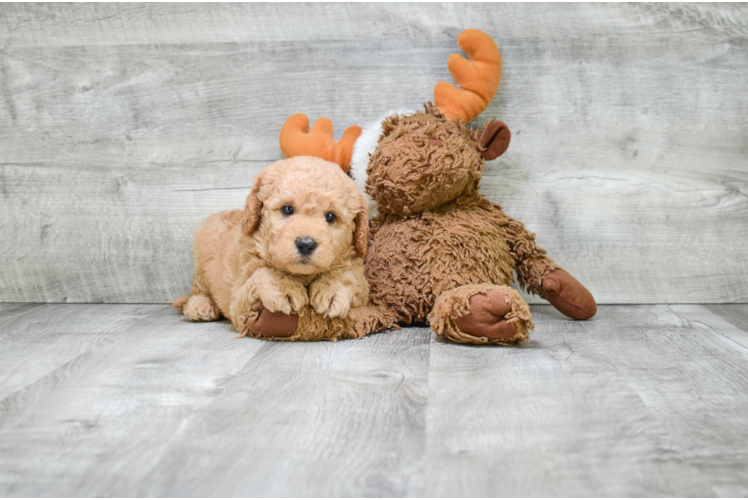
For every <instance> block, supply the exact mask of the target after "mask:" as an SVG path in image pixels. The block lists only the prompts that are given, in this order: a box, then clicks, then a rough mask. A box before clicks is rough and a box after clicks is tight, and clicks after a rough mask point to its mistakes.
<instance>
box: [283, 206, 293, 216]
mask: <svg viewBox="0 0 748 500" xmlns="http://www.w3.org/2000/svg"><path fill="white" fill-rule="evenodd" d="M281 213H282V214H283V215H293V207H292V206H291V205H283V206H282V207H281Z"/></svg>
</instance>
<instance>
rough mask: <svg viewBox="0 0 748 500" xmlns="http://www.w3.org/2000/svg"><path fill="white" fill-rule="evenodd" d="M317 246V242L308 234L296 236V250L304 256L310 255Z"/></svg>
mask: <svg viewBox="0 0 748 500" xmlns="http://www.w3.org/2000/svg"><path fill="white" fill-rule="evenodd" d="M316 248H317V242H316V241H314V240H313V239H312V238H310V237H308V236H302V237H300V238H296V250H297V251H298V252H299V253H300V254H301V255H302V256H304V257H309V256H310V255H312V254H313V253H314V250H315V249H316Z"/></svg>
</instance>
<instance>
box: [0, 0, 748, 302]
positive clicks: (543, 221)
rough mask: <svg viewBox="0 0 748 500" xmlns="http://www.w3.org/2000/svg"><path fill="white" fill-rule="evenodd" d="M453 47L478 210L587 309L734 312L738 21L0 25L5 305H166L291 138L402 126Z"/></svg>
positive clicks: (415, 19) (223, 18)
mask: <svg viewBox="0 0 748 500" xmlns="http://www.w3.org/2000/svg"><path fill="white" fill-rule="evenodd" d="M468 27H475V28H480V29H483V30H484V31H486V32H488V33H489V34H491V35H492V36H493V37H494V38H495V40H496V42H497V44H498V45H499V47H500V49H501V50H502V55H503V58H504V76H503V79H502V83H501V88H500V89H499V92H498V94H497V96H496V98H495V99H494V101H493V103H492V104H491V106H490V108H489V109H488V110H486V112H484V114H483V115H482V116H481V117H479V118H478V119H477V120H476V123H477V124H478V125H481V124H482V123H483V121H485V120H486V119H487V118H490V117H497V118H500V119H502V120H504V121H505V122H507V123H508V124H509V126H510V128H511V129H512V130H513V132H514V138H513V142H512V146H511V147H510V149H509V151H508V153H507V154H506V155H504V156H503V157H502V158H500V159H499V160H498V161H495V162H492V163H491V164H489V165H488V167H487V175H486V179H485V181H484V188H483V189H484V192H485V193H486V194H487V195H488V196H489V198H491V199H492V200H493V201H496V202H498V203H500V204H502V205H503V206H504V207H505V209H506V210H507V211H508V212H509V213H510V214H512V215H514V216H515V217H516V218H518V219H520V220H522V221H523V222H525V223H526V225H527V226H528V227H529V228H530V229H531V230H533V231H535V232H537V233H538V241H539V242H540V244H541V245H543V246H544V247H546V248H547V249H548V250H549V252H550V254H551V255H552V256H554V257H555V258H556V259H557V260H558V262H559V263H561V264H562V265H564V266H565V267H566V268H567V269H569V270H570V271H571V272H573V273H574V274H575V275H576V276H577V277H578V278H579V279H580V280H582V281H583V282H585V283H586V284H587V285H588V286H589V287H590V289H591V290H592V291H593V293H594V294H595V295H596V297H597V298H598V300H599V301H600V302H602V303H660V302H713V303H719V302H745V301H746V300H748V258H746V253H748V252H747V251H746V247H748V196H747V195H748V160H747V156H748V128H747V127H746V126H747V125H748V91H746V88H748V6H746V4H730V5H722V4H710V5H695V4H687V5H679V4H669V5H654V4H646V5H641V4H634V5H624V4H602V5H589V4H573V5H567V4H549V5H546V4H521V5H515V4H500V5H490V4H474V5H470V4H446V5H442V4H386V5H375V4H322V5H318V4H315V5H295V4H277V5H266V4H209V5H202V4H184V5H183V4H167V5H158V4H126V5H117V4H76V5H69V4H41V5H30V4H0V193H2V196H0V301H43V302H58V301H68V302H166V301H169V300H171V299H173V298H174V297H176V296H178V295H180V294H181V293H183V292H185V291H186V290H187V286H188V283H189V281H190V278H191V272H192V270H191V254H190V243H189V241H190V237H191V232H192V228H193V227H194V225H195V224H196V223H197V222H198V221H199V220H200V219H202V218H203V217H205V216H207V215H209V214H210V213H213V212H215V211H218V210H222V209H227V208H232V207H238V206H241V204H242V202H243V200H244V197H245V196H246V193H247V191H248V189H249V187H250V186H251V183H252V178H253V176H254V175H255V174H256V173H257V172H259V171H260V170H261V169H262V168H263V167H264V166H265V165H267V164H268V163H269V162H271V161H274V160H276V159H278V158H279V157H280V151H279V148H278V145H277V136H278V131H279V129H280V126H281V125H282V123H283V121H284V120H285V119H286V117H288V116H289V115H290V114H292V113H296V112H304V113H307V114H308V115H309V116H310V117H311V118H312V119H314V118H317V117H319V116H328V117H330V118H331V119H332V120H333V121H334V123H335V124H336V127H337V130H338V132H341V131H342V129H343V128H344V127H346V126H348V125H350V124H353V123H363V122H365V121H367V120H370V119H372V118H375V117H376V116H378V115H380V114H381V113H383V112H385V111H387V110H389V109H393V108H397V107H403V106H416V105H418V104H419V103H421V102H423V101H424V100H426V99H428V98H429V97H430V94H431V90H432V89H433V86H434V84H435V83H436V82H437V81H439V80H441V79H448V78H449V74H448V71H447V68H446V64H445V61H446V58H447V56H448V55H449V54H450V53H452V52H453V51H456V50H457V49H456V42H455V39H456V36H457V34H458V33H459V32H460V31H461V30H462V29H464V28H468Z"/></svg>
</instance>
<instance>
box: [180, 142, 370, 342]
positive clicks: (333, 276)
mask: <svg viewBox="0 0 748 500" xmlns="http://www.w3.org/2000/svg"><path fill="white" fill-rule="evenodd" d="M284 207H286V208H284ZM288 207H290V208H291V210H289V209H288ZM289 212H292V213H289ZM330 214H332V216H331V215H330ZM331 219H334V220H331ZM301 238H306V239H309V238H311V240H313V241H314V242H315V244H316V247H315V248H314V249H313V250H312V252H311V253H310V254H308V255H306V254H303V252H302V251H301V250H302V249H301V248H300V247H299V243H298V242H299V240H300V239H301ZM367 239H368V221H367V216H366V202H365V200H364V197H363V196H362V194H361V193H360V192H359V191H358V189H357V188H356V184H355V183H354V182H353V180H352V179H351V178H349V177H348V176H347V175H345V173H344V172H343V171H342V170H341V169H340V167H339V166H338V165H336V164H334V163H330V162H327V161H325V160H322V159H319V158H314V157H309V156H299V157H294V158H290V159H287V160H281V161H278V162H276V163H274V164H272V165H270V166H269V167H267V168H266V169H265V170H263V171H262V172H261V173H260V175H259V176H258V177H257V179H256V180H255V184H254V186H253V189H252V192H251V193H250V194H249V196H248V197H247V201H246V206H245V208H244V210H232V211H225V212H220V213H217V214H214V215H212V216H210V217H208V218H207V219H206V220H205V221H204V222H202V223H201V224H200V225H199V226H198V227H197V229H196V231H195V239H194V258H195V274H194V281H193V283H192V289H191V294H190V295H189V296H185V297H180V298H179V299H177V300H175V301H174V303H173V305H174V306H175V307H177V308H179V309H180V310H181V311H182V313H183V314H184V315H185V316H186V317H187V318H188V319H189V320H191V321H213V320H216V319H218V318H219V317H221V315H223V316H225V317H226V318H228V319H229V320H231V322H232V323H233V324H234V327H235V328H236V329H237V330H238V331H239V332H241V333H242V334H245V335H246V334H247V333H248V328H247V322H248V320H249V318H251V317H252V316H253V315H256V314H257V312H256V311H253V310H252V306H253V304H255V302H257V301H261V303H262V305H263V306H264V308H265V309H267V310H268V311H271V312H280V313H284V314H291V313H299V312H300V311H301V310H302V309H305V306H307V304H308V305H309V306H311V309H312V310H313V311H314V312H316V313H317V314H319V315H321V317H322V318H345V317H346V316H347V315H348V311H349V309H350V308H351V307H360V306H363V305H365V304H366V303H367V297H368V291H369V287H368V284H367V282H366V279H365V278H364V263H363V258H364V257H365V255H366V245H367ZM305 241H308V240H305ZM308 314H311V312H307V315H308Z"/></svg>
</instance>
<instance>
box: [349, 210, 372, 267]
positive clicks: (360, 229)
mask: <svg viewBox="0 0 748 500" xmlns="http://www.w3.org/2000/svg"><path fill="white" fill-rule="evenodd" d="M368 243H369V217H368V216H367V215H366V210H362V211H360V212H359V213H357V214H356V230H355V231H354V233H353V246H354V247H355V248H356V255H358V256H359V257H361V258H362V259H363V258H365V257H366V247H367V245H368Z"/></svg>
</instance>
